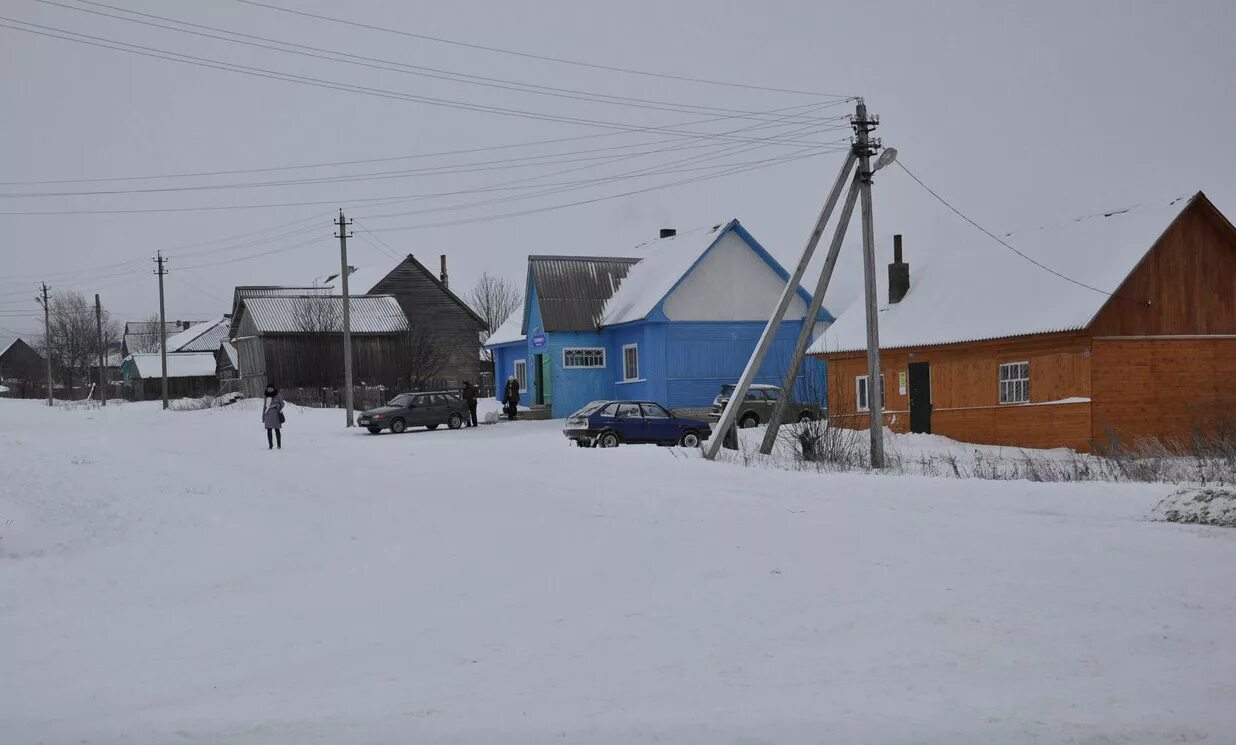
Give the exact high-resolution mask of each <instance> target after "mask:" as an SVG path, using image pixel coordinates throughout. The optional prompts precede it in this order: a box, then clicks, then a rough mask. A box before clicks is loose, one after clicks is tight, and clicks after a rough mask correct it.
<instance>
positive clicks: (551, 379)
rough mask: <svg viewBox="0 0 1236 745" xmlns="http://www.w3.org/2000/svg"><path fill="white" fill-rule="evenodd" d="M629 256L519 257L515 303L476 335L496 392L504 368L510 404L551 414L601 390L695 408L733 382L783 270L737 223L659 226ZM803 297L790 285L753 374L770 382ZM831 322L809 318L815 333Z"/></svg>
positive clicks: (793, 334)
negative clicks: (515, 398)
mask: <svg viewBox="0 0 1236 745" xmlns="http://www.w3.org/2000/svg"><path fill="white" fill-rule="evenodd" d="M631 253H632V255H631V256H628V257H596V256H529V257H528V273H527V280H526V288H525V292H524V307H523V312H522V313H520V312H518V311H517V312H516V313H515V314H514V315H513V316H512V317H511V318H510V319H508V321H507V322H506V323H505V324H503V326H502V327H500V328H499V329H498V330H497V331H495V332H494V334H493V335H492V336H491V337H490V338H489V340H488V341H487V342H486V344H485V346H486V347H487V348H488V349H489V350H491V351H492V352H493V356H494V371H495V379H496V383H497V388H498V395H499V397H500V396H501V391H502V386H503V383H504V382H505V381H506V380H507V379H509V378H512V377H514V378H516V379H517V380H519V383H520V390H521V391H523V393H522V394H521V397H520V398H521V400H520V403H521V404H526V405H530V406H536V405H544V406H548V407H550V409H551V411H552V414H553V416H554V417H563V416H566V415H568V414H570V413H571V412H573V411H575V410H577V409H579V408H580V407H582V406H583V405H584V404H586V403H588V402H589V401H594V400H597V399H607V398H630V399H645V400H652V401H659V402H661V403H663V404H665V405H666V406H669V407H671V408H675V409H684V408H704V407H708V406H710V405H711V404H712V400H713V398H714V397H715V396H716V395H717V393H718V391H719V390H720V388H721V386H722V385H723V384H726V383H734V382H736V381H737V380H738V377H739V375H740V374H741V373H742V370H743V367H744V366H745V365H746V363H747V360H748V359H749V358H750V356H751V352H752V350H753V349H754V348H755V343H756V340H757V339H758V338H759V335H760V332H761V331H762V330H763V328H764V325H765V324H766V323H767V321H768V316H769V314H770V313H771V312H772V309H773V307H774V306H775V305H776V302H777V298H778V297H780V295H781V292H782V290H783V289H784V288H785V283H786V282H787V281H788V279H789V274H788V272H786V271H785V269H784V268H782V266H781V265H780V264H779V263H778V262H777V260H776V259H774V258H773V257H772V256H771V255H769V253H768V252H767V251H765V250H764V248H763V247H762V246H761V245H760V244H759V243H758V242H757V241H756V240H755V238H753V237H752V236H751V234H750V233H748V232H747V230H746V229H745V228H743V226H742V225H740V224H739V222H738V221H737V220H731V221H730V222H728V223H724V224H721V225H715V226H713V227H710V228H701V229H697V230H691V231H684V232H682V233H675V232H674V231H671V230H663V231H662V237H661V238H660V239H659V240H656V241H652V242H650V243H647V244H644V245H642V246H639V247H637V248H636V250H634V251H633V252H631ZM810 302H811V296H810V295H809V294H808V293H807V292H806V291H804V290H803V289H802V288H801V287H800V288H799V289H798V292H797V294H796V296H795V298H794V300H793V302H792V304H791V306H790V310H789V312H788V313H787V315H786V320H785V322H783V323H782V324H781V327H780V328H779V329H778V331H777V336H776V339H775V341H774V343H773V346H772V349H771V351H770V352H769V355H768V357H767V358H766V360H765V363H764V365H763V367H762V368H761V369H760V371H759V375H758V377H757V379H756V382H758V383H771V384H777V385H779V384H780V383H781V382H782V378H783V377H784V375H785V370H786V367H787V365H788V363H789V358H790V354H791V352H792V351H793V346H794V342H795V340H796V339H797V336H798V333H799V330H800V329H801V328H802V323H803V322H804V319H803V316H804V314H805V313H806V312H807V307H808V305H809V303H810ZM832 320H833V317H832V316H831V315H830V314H829V313H828V312H827V311H821V312H820V314H819V317H818V318H816V319H813V320H812V321H809V322H812V323H815V324H817V329H816V331H815V335H816V336H818V335H819V334H820V333H822V332H823V330H824V329H825V328H827V326H828V324H830V323H831V322H832ZM818 365H819V363H818V362H814V361H813V362H810V363H809V365H808V366H807V368H806V369H805V372H804V374H802V375H800V377H799V383H798V385H797V387H796V390H795V395H796V396H798V397H799V398H800V400H814V401H820V402H823V401H824V400H825V398H824V396H825V391H823V389H822V386H823V381H824V379H825V376H824V375H823V374H822V368H820V367H818Z"/></svg>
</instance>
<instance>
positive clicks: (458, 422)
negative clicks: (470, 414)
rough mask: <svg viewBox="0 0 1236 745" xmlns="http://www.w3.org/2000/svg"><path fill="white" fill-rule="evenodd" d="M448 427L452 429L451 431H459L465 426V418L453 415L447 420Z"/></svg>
mask: <svg viewBox="0 0 1236 745" xmlns="http://www.w3.org/2000/svg"><path fill="white" fill-rule="evenodd" d="M446 426H448V427H450V428H451V429H459V428H460V427H462V426H463V417H462V416H460V415H459V414H451V415H450V417H449V418H448V419H447V420H446Z"/></svg>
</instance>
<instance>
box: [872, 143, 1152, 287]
mask: <svg viewBox="0 0 1236 745" xmlns="http://www.w3.org/2000/svg"><path fill="white" fill-rule="evenodd" d="M894 162H895V163H896V164H897V165H898V166H900V167H901V170H903V171H905V172H906V175H907V176H909V177H910V178H912V179H914V181H915V182H916V183H917V184H918V185H919V186H921V187H923V188H924V189H926V190H927V193H928V194H930V195H931V196H933V197H935V198H936V201H938V202H939V203H940V204H942V205H944V206H945V207H948V208H949V209H950V210H951V211H952V212H953V214H955V215H957V216H958V217H960V218H961V219H962V220H965V221H966V222H968V223H970V225H972V226H973V227H974V228H976V229H977V230H978V231H979V232H981V233H983V234H984V235H986V236H987V237H988V238H991V239H992V240H993V241H995V242H996V243H999V244H1000V245H1001V246H1004V247H1005V248H1007V249H1008V250H1010V251H1012V252H1013V253H1015V254H1017V255H1018V256H1020V257H1021V258H1023V259H1025V260H1026V261H1028V262H1030V263H1031V264H1034V265H1035V266H1037V267H1038V268H1040V269H1042V270H1043V271H1045V272H1047V273H1048V274H1054V275H1055V276H1057V277H1059V278H1060V279H1063V280H1064V281H1066V282H1072V283H1073V284H1075V285H1077V286H1078V287H1084V288H1086V289H1087V290H1092V291H1094V292H1097V293H1099V294H1100V295H1106V296H1108V297H1113V298H1120V299H1121V300H1125V301H1127V302H1130V303H1135V304H1137V305H1145V304H1146V303H1144V302H1141V301H1138V300H1134V299H1133V298H1129V297H1125V296H1123V295H1120V294H1118V293H1115V292H1108V291H1107V290H1101V289H1099V288H1098V287H1095V286H1093V285H1088V284H1086V283H1085V282H1082V281H1080V280H1076V279H1073V278H1072V277H1070V276H1068V275H1067V274H1062V273H1060V272H1058V271H1056V270H1055V269H1052V268H1051V267H1049V266H1047V265H1046V264H1043V263H1041V262H1039V261H1036V260H1035V259H1033V258H1031V257H1029V256H1027V255H1026V254H1024V253H1022V252H1021V251H1018V250H1017V249H1016V248H1013V247H1012V246H1011V245H1009V243H1008V242H1007V241H1005V240H1004V239H1003V238H1001V237H1000V236H998V235H996V234H995V233H993V232H991V231H990V230H988V229H987V228H985V227H983V226H982V225H979V224H978V223H977V222H975V221H974V220H972V219H971V218H970V217H969V216H968V215H966V214H965V213H964V212H962V211H961V210H959V209H957V208H956V207H954V206H953V205H952V204H950V203H949V202H948V201H947V200H946V199H945V198H944V197H942V196H940V195H939V194H937V193H936V191H935V190H934V189H932V188H931V187H930V186H928V185H927V184H925V183H923V180H922V179H920V178H919V177H918V176H916V175H915V174H914V172H913V171H911V170H910V169H909V168H907V167H906V165H905V164H904V163H902V162H901V161H900V160H896V161H894Z"/></svg>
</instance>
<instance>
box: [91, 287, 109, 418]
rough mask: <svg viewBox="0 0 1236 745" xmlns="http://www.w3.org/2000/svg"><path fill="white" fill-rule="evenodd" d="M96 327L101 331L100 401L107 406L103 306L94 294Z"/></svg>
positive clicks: (97, 294)
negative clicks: (104, 371)
mask: <svg viewBox="0 0 1236 745" xmlns="http://www.w3.org/2000/svg"><path fill="white" fill-rule="evenodd" d="M94 325H95V327H96V328H97V329H98V331H99V400H100V401H102V402H103V405H104V406H107V387H106V385H105V380H104V373H103V306H102V304H100V303H99V293H97V292H96V293H95V294H94Z"/></svg>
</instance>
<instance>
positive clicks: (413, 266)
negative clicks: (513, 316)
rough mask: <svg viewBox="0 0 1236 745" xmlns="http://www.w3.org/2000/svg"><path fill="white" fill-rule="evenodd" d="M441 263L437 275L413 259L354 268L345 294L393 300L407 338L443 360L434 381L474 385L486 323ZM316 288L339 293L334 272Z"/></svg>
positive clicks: (338, 283) (479, 368) (478, 372)
mask: <svg viewBox="0 0 1236 745" xmlns="http://www.w3.org/2000/svg"><path fill="white" fill-rule="evenodd" d="M440 263H441V274H440V275H439V276H435V275H434V273H433V272H432V271H430V270H429V269H428V268H427V267H426V266H425V265H424V264H422V263H421V262H419V261H417V260H416V258H415V257H414V256H413V255H412V254H408V255H407V257H406V258H404V259H403V260H402V261H400V262H399V263H398V264H396V265H395V266H394V267H393V268H391V269H386V268H376V267H361V268H355V267H353V268H352V271H351V273H350V274H349V275H348V293H349V294H351V295H391V296H392V297H394V298H395V299H396V300H397V301H399V307H401V308H403V312H404V315H405V316H407V319H408V326H409V333H410V334H412V335H413V337H416V343H418V344H424V345H427V346H431V347H433V348H434V349H435V350H437V354H439V355H440V356H441V357H442V361H441V364H440V368H441V369H440V370H439V371H438V372H437V374H436V375H435V376H434V377H436V378H438V379H440V380H441V381H442V384H443V385H449V386H451V387H455V386H459V385H461V384H462V383H463V381H465V380H470V381H472V382H474V383H475V382H476V381H477V377H478V375H479V374H480V371H481V366H480V360H481V353H480V352H481V332H482V331H485V330H487V329H486V326H485V319H483V318H481V317H480V316H479V315H477V313H476V311H474V310H473V309H472V308H471V307H470V306H469V305H468V304H467V303H466V302H464V301H463V299H462V298H460V297H459V296H458V295H456V294H455V293H454V292H453V291H452V290H451V289H450V286H449V284H448V283H447V274H446V256H441V257H440ZM317 284H319V285H329V286H331V288H332V290H333V292H335V293H338V292H339V291H340V290H341V287H340V282H339V274H338V273H337V272H336V273H335V274H329V275H327V276H325V277H320V278H318V280H317ZM437 366H439V365H435V367H437Z"/></svg>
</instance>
